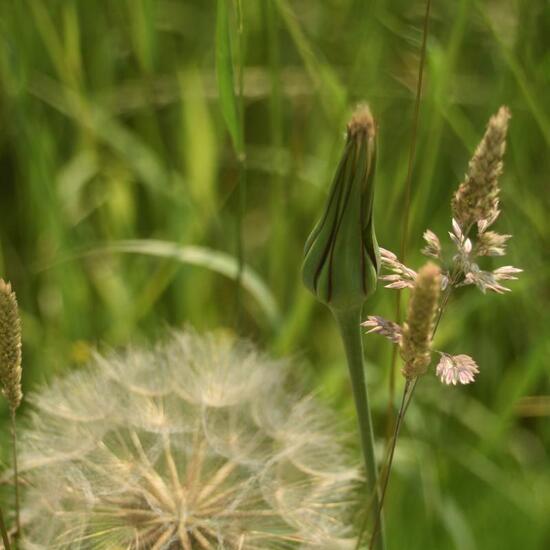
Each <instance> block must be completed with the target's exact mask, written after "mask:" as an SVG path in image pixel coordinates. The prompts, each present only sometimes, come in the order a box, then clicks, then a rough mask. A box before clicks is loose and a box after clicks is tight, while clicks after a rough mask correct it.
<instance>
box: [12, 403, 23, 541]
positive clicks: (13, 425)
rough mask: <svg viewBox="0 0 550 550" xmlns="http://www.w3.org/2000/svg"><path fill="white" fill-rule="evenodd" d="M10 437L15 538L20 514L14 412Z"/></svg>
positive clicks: (18, 530)
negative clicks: (13, 483)
mask: <svg viewBox="0 0 550 550" xmlns="http://www.w3.org/2000/svg"><path fill="white" fill-rule="evenodd" d="M11 437H12V453H13V475H14V478H15V525H16V528H17V531H16V533H17V534H16V536H17V537H19V536H20V535H21V514H20V505H19V472H18V468H17V432H16V430H15V411H14V410H12V411H11Z"/></svg>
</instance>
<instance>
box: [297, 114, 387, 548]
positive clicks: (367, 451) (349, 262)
mask: <svg viewBox="0 0 550 550" xmlns="http://www.w3.org/2000/svg"><path fill="white" fill-rule="evenodd" d="M375 166H376V124H375V122H374V119H373V117H372V114H371V112H370V109H369V108H368V106H367V105H359V106H358V107H357V109H356V110H355V112H354V114H353V116H352V117H351V120H350V121H349V123H348V126H347V136H346V144H345V146H344V151H343V153H342V158H341V160H340V164H339V165H338V168H337V169H336V174H335V176H334V180H333V182H332V187H331V189H330V192H329V196H328V200H327V202H326V206H325V210H324V212H323V215H322V216H321V219H320V220H319V222H318V223H317V225H316V226H315V228H314V229H313V231H312V233H311V235H310V236H309V238H308V240H307V242H306V246H305V257H304V263H303V267H302V276H303V280H304V284H305V286H306V287H307V288H308V289H309V290H310V291H311V292H312V293H313V295H314V296H315V297H316V298H317V299H318V300H319V301H321V302H323V303H324V304H326V305H327V306H328V307H329V308H330V310H331V311H332V313H333V315H334V318H335V320H336V323H337V324H338V328H339V329H340V335H341V337H342V342H343V344H344V348H345V351H346V357H347V360H348V367H349V372H350V378H351V382H352V387H353V395H354V399H355V407H356V411H357V417H358V420H359V432H360V436H361V445H362V449H363V455H364V460H365V467H366V472H367V488H368V492H369V498H368V499H367V501H371V502H372V510H374V512H375V515H376V514H378V508H379V504H378V487H377V481H376V480H377V471H376V457H375V454H374V433H373V427H372V420H371V413H370V407H369V400H368V391H367V385H366V381H365V373H364V363H363V344H362V341H361V333H360V329H359V323H360V319H361V312H362V309H363V304H364V303H365V300H366V299H367V298H368V296H370V295H371V294H372V292H374V290H375V288H376V282H377V277H378V270H379V263H380V253H379V250H378V243H377V242H376V236H375V233H374V220H373V213H372V211H373V202H374V175H375ZM371 499H372V500H371ZM379 541H380V542H379V548H380V549H383V548H384V538H383V533H382V535H381V537H380V539H379Z"/></svg>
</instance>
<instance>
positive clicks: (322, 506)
mask: <svg viewBox="0 0 550 550" xmlns="http://www.w3.org/2000/svg"><path fill="white" fill-rule="evenodd" d="M285 372H286V368H285V366H284V365H283V364H281V363H279V362H274V361H271V360H269V359H267V358H265V357H263V356H262V355H260V354H259V353H258V352H257V351H256V350H255V349H254V348H253V347H252V346H250V345H249V344H246V343H243V342H240V341H235V340H233V339H230V338H227V337H226V338H221V337H215V336H212V335H209V336H198V335H196V334H193V333H188V332H187V333H175V334H173V335H172V336H171V338H170V339H169V340H168V341H167V342H165V343H163V344H160V345H158V346H157V347H156V348H154V349H149V350H146V349H145V350H144V349H142V350H130V351H128V352H126V353H124V354H121V355H111V356H109V357H102V356H99V355H98V356H97V357H96V359H95V362H94V364H93V365H92V366H91V368H90V369H89V370H85V371H80V372H76V373H73V374H71V375H69V376H68V377H67V378H65V379H63V380H60V381H57V382H55V383H54V384H53V385H52V386H51V387H49V388H46V389H44V390H42V391H41V392H40V393H37V394H35V395H34V396H31V399H30V401H31V402H32V403H33V405H34V412H33V414H32V417H31V422H30V428H29V429H28V430H27V431H26V432H25V433H24V437H23V445H22V455H21V458H22V463H23V464H22V469H23V470H24V472H25V475H26V477H27V481H28V486H29V487H32V489H29V490H28V492H27V494H26V495H25V501H24V504H25V506H24V511H25V515H26V517H27V518H28V525H27V526H26V528H25V530H24V534H25V537H26V538H27V541H25V542H27V543H28V547H35V546H33V544H36V545H38V546H39V547H47V548H59V549H69V548H71V549H73V548H92V547H93V548H109V549H118V548H131V549H134V550H145V549H147V550H150V549H159V550H160V549H166V550H168V549H170V550H195V549H199V550H202V549H205V550H206V549H210V548H211V549H228V550H240V549H242V550H247V549H251V550H254V549H258V550H259V549H266V550H269V549H280V548H302V549H306V548H310V549H313V548H327V549H343V548H352V547H353V539H352V538H351V536H352V533H351V528H350V522H349V521H348V520H349V517H348V513H349V512H351V507H352V506H351V503H353V501H354V500H355V498H356V497H355V493H354V491H355V488H356V487H357V482H358V475H357V470H356V469H355V468H354V467H350V466H349V462H348V459H347V457H346V453H345V452H344V449H343V447H342V445H341V444H340V442H339V437H338V436H337V435H336V434H335V430H334V428H333V427H331V426H334V419H333V418H332V416H331V415H330V414H328V413H327V411H325V410H324V409H322V408H320V406H319V404H317V403H316V402H315V401H314V400H313V399H312V398H305V399H303V398H302V399H299V398H297V397H296V396H294V395H292V393H291V392H290V391H289V390H288V388H286V387H285V380H284V379H285V376H284V374H285ZM25 547H27V545H26V546H25Z"/></svg>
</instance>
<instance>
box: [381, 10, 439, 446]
mask: <svg viewBox="0 0 550 550" xmlns="http://www.w3.org/2000/svg"><path fill="white" fill-rule="evenodd" d="M431 4H432V2H431V0H427V1H426V11H425V13H424V27H423V30H422V46H421V50H420V62H419V65H418V79H417V83H416V97H415V102H414V114H413V126H412V134H411V143H410V148H409V162H408V166H407V178H406V180H405V207H404V212H403V226H402V231H401V245H400V249H399V257H400V259H401V261H402V262H403V263H406V254H407V241H408V236H409V217H410V210H411V188H412V174H413V167H414V158H415V155H416V142H417V138H418V123H419V120H420V100H421V97H422V83H423V80H424V65H425V62H426V45H427V43H428V31H429V23H430V9H431ZM395 320H396V322H397V323H399V321H400V320H401V292H398V293H397V296H396V299H395ZM396 365H397V348H395V349H394V350H393V353H392V358H391V368H390V380H389V399H388V414H387V417H388V424H387V433H388V437H389V434H390V433H391V432H392V426H393V423H394V420H393V400H394V395H395V376H396V373H395V371H396ZM390 441H391V440H390Z"/></svg>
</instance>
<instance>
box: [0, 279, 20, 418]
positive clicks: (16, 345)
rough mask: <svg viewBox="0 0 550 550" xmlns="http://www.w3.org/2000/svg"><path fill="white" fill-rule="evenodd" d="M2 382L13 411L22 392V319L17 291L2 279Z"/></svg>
mask: <svg viewBox="0 0 550 550" xmlns="http://www.w3.org/2000/svg"><path fill="white" fill-rule="evenodd" d="M0 383H1V384H2V391H3V393H4V395H5V396H6V399H7V400H8V404H9V406H10V409H11V411H12V413H14V412H15V410H16V409H17V407H19V404H20V403H21V399H22V398H23V394H22V393H21V321H20V319H19V311H18V307H17V299H16V297H15V292H13V291H12V288H11V285H10V283H6V282H5V281H4V280H3V279H0Z"/></svg>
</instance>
